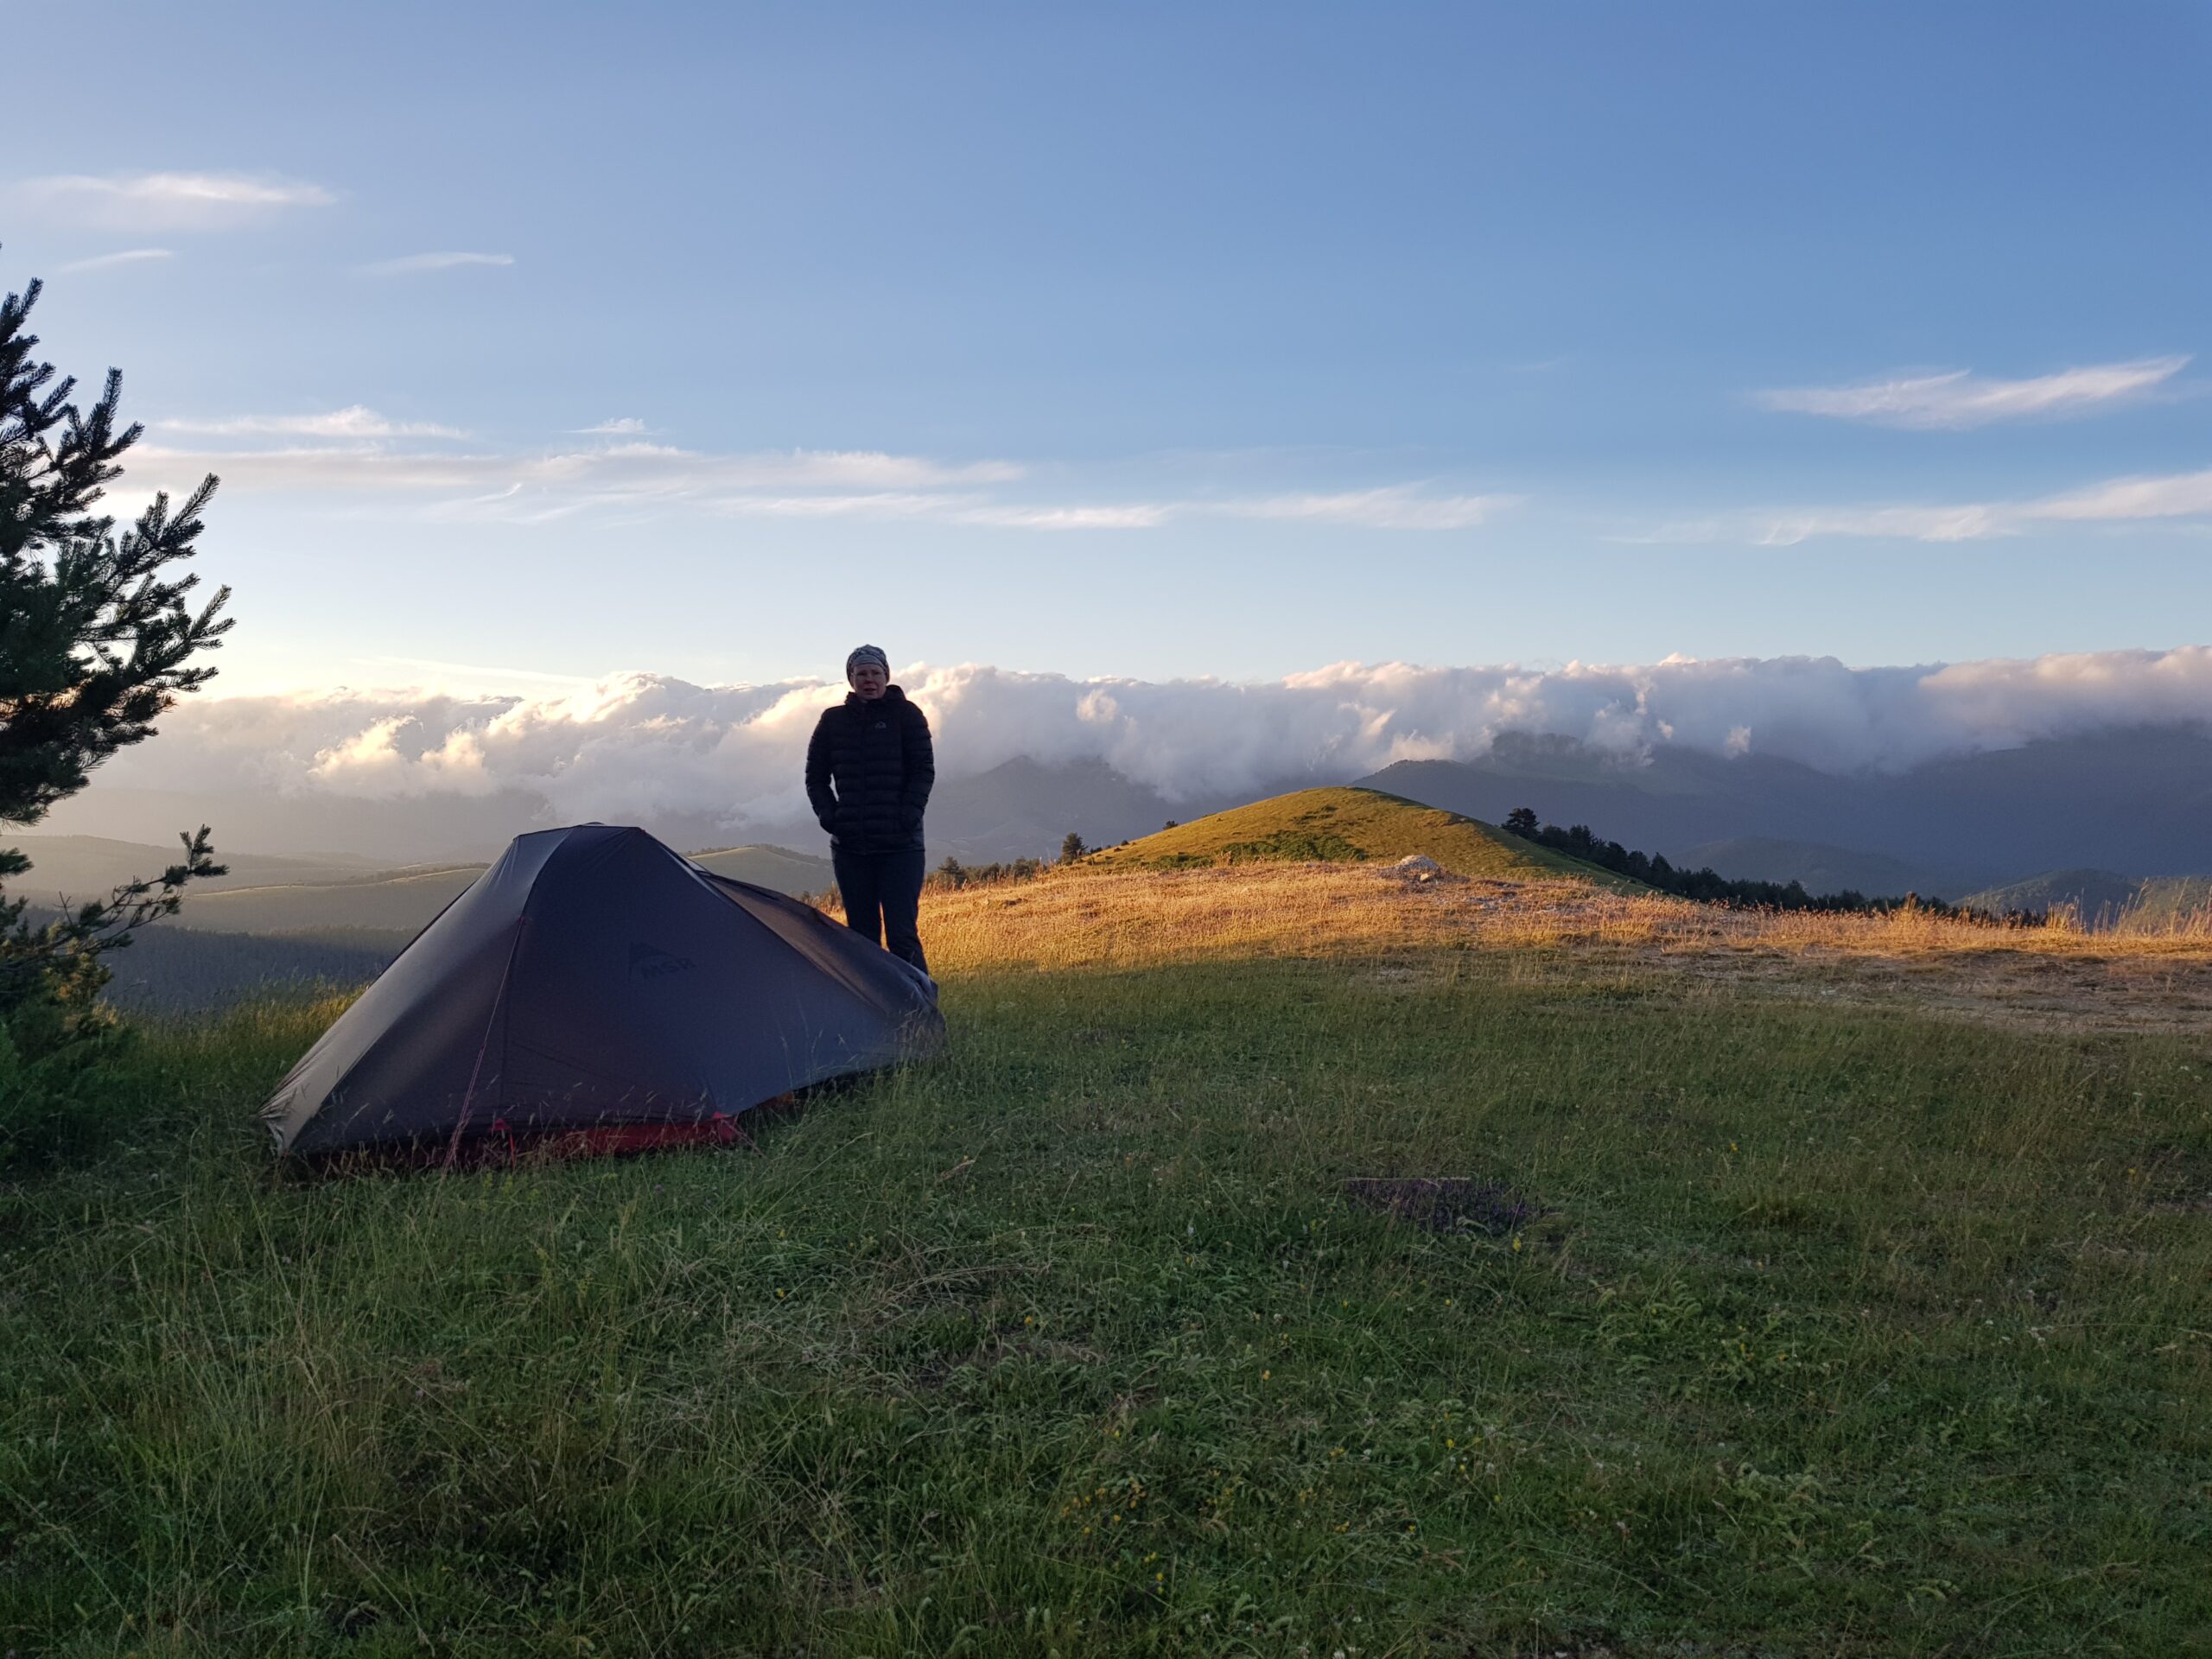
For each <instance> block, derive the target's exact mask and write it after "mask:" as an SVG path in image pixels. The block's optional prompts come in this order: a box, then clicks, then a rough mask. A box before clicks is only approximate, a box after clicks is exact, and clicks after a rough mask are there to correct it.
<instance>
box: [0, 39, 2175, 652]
mask: <svg viewBox="0 0 2212 1659" xmlns="http://www.w3.org/2000/svg"><path fill="white" fill-rule="evenodd" d="M100 15H101V18H102V24H103V34H104V36H105V38H106V39H107V40H108V41H110V42H111V46H120V45H121V44H122V43H124V42H126V41H127V42H128V43H129V49H128V50H127V51H126V50H118V49H110V50H105V51H102V52H100V53H99V54H97V60H98V63H99V69H98V72H97V73H86V72H84V71H83V70H82V68H81V67H80V66H81V65H82V64H83V63H84V62H85V60H86V52H85V46H86V35H85V29H84V22H83V20H82V18H81V17H80V16H73V15H72V12H71V10H70V9H67V8H54V7H49V8H42V9H40V10H35V11H34V10H23V11H22V12H21V13H20V15H18V16H15V17H13V18H12V19H11V22H10V29H11V31H12V38H13V39H14V41H16V47H17V48H18V50H19V52H20V54H21V55H20V61H21V62H22V63H23V64H26V65H38V64H46V65H48V66H50V74H51V86H52V87H53V95H54V109H55V118H54V120H52V121H51V122H48V123H44V124H40V125H38V126H37V127H35V128H34V129H33V130H29V131H28V132H22V133H19V134H18V135H17V136H16V137H15V138H14V139H12V140H11V142H10V146H9V155H8V158H7V162H6V163H5V167H6V168H7V169H8V171H7V173H6V175H5V176H4V177H0V242H4V247H3V248H0V284H4V285H5V286H7V287H10V288H17V287H20V286H21V285H22V282H23V281H24V280H26V279H27V278H29V277H32V276H42V277H45V278H46V279H47V280H48V296H47V298H46V300H45V301H44V302H43V303H42V304H41V308H40V312H39V323H40V327H41V333H42V334H43V335H44V337H45V339H46V341H47V345H48V350H49V353H50V354H51V355H53V356H54V358H55V359H57V360H58V361H59V362H60V364H61V365H62V366H63V367H64V368H66V369H68V370H70V371H72V372H77V373H79V374H80V375H83V376H86V378H91V377H93V376H96V375H97V374H98V372H99V370H100V369H102V368H103V367H105V365H108V364H110V363H113V364H116V365H119V366H121V367H122V368H123V369H124V371H125V373H126V385H127V387H128V398H129V408H130V412H131V413H132V414H133V415H135V416H137V417H138V418H141V419H143V420H146V421H147V422H149V425H150V426H151V431H150V433H149V439H148V442H149V446H152V447H154V448H156V449H158V450H159V451H161V452H163V453H162V454H159V455H156V456H155V457H152V458H150V459H149V461H147V462H146V463H145V464H144V465H143V466H142V467H140V468H138V469H137V471H135V472H134V474H132V476H131V478H130V479H129V480H126V483H127V484H128V483H134V482H137V483H143V482H147V481H150V480H156V479H166V478H169V477H171V476H174V477H175V478H178V479H182V478H184V477H186V476H187V475H188V474H191V473H192V472H193V471H194V468H196V467H199V466H200V465H202V464H207V465H213V466H214V467H216V468H217V470H219V471H220V472H222V473H223V474H225V477H226V487H225V491H224V493H223V495H222V496H221V497H220V499H219V503H218V505H217V507H216V509H215V510H214V512H213V519H212V524H211V528H210V530H209V531H208V534H207V538H206V542H205V547H206V552H205V555H204V556H203V559H202V565H203V568H204V569H205V570H206V571H207V574H208V575H209V576H210V577H211V578H214V579H219V580H225V581H228V582H231V583H232V586H233V587H234V588H236V590H237V594H238V598H237V608H238V616H239V618H240V622H239V626H238V632H237V634H236V636H235V638H234V641H233V644H232V647H231V648H230V650H229V652H228V660H227V661H226V673H225V677H224V678H223V680H221V681H220V682H219V686H220V687H221V688H222V689H225V690H238V691H243V690H254V689H265V688H274V687H278V686H287V687H300V686H311V685H317V684H326V683H337V682H340V681H343V682H348V683H354V684H362V683H372V682H379V683H407V682H420V681H426V680H438V681H442V682H447V683H454V684H456V685H470V686H486V687H493V686H496V687H502V688H504V689H512V690H531V689H533V688H534V687H535V686H537V685H542V684H546V683H554V682H551V681H544V680H540V679H538V678H537V677H539V676H553V677H562V676H577V677H589V676H595V675H599V674H601V673H605V672H608V671H614V670H617V669H645V670H652V671H662V672H667V673H672V674H677V675H681V676H683V677H688V678H691V679H695V680H700V681H764V680H772V679H780V678H783V677H790V676H793V675H804V674H807V673H811V672H823V671H828V672H833V673H834V671H835V669H836V664H837V663H838V662H839V661H841V660H842V654H843V652H844V650H845V648H846V647H847V646H848V645H850V644H852V643H853V642H855V640H857V639H861V638H862V637H866V638H868V639H876V640H880V642H881V643H883V644H885V645H887V646H888V647H889V648H890V650H891V652H892V653H893V657H894V658H895V659H897V660H899V661H902V662H908V661H913V660H916V659H923V660H926V661H929V662H931V663H936V664H947V663H957V662H962V661H975V662H988V663H995V664H1003V665H1007V666H1013V667H1020V668H1033V669H1050V670H1057V671H1065V672H1068V673H1071V674H1076V675H1096V674H1128V675H1135V676H1141V677H1153V678H1159V677H1173V676H1185V675H1218V676H1224V677H1233V678H1262V677H1278V676H1281V675H1284V674H1287V673H1291V672H1294V671H1300V670H1304V669H1310V668H1313V667H1316V666H1318V665H1320V664H1326V663H1331V662H1336V661H1340V660H1345V659H1357V660H1363V661H1367V662H1381V661H1387V660H1394V659H1395V660H1405V661H1411V662H1421V663H1429V664H1452V663H1489V662H1500V661H1508V660H1512V661H1520V662H1526V663H1532V664H1553V663H1559V662H1563V661H1566V660H1568V659H1571V658H1580V659H1583V660H1586V661H1587V660H1598V661H1607V662H1621V663H1633V662H1650V661H1654V660H1656V659H1658V658H1663V657H1665V656H1667V655H1669V654H1670V653H1686V654H1690V655H1694V656H1699V657H1713V656H1726V655H1739V654H1741V655H1758V656H1775V655H1781V654H1789V653H1800V652H1802V653H1812V654H1827V653H1833V654H1834V655H1837V656H1840V657H1841V658H1844V659H1846V660H1847V661H1850V662H1853V663H1860V664H1869V663H1887V662H1922V661H1931V660H1938V659H1949V660H1959V659H1964V658H1980V657H1992V656H2024V655H2031V654H2036V653H2040V652H2050V651H2089V650H2101V649H2108V648H2113V647H2120V646H2130V645H2171V644H2177V643H2183V642H2185V641H2188V640H2190V639H2201V638H2202V635H2203V632H2204V628H2203V622H2202V619H2203V618H2204V617H2205V616H2206V615H2207V614H2208V613H2212V557H2208V556H2209V555H2212V400H2208V398H2207V397H2206V396H2205V393H2206V391H2207V389H2208V387H2212V338H2208V328H2207V323H2208V321H2209V320H2212V315H2209V314H2212V308H2208V303H2207V300H2206V296H2205V288H2204V280H2203V278H2204V273H2205V271H2206V270H2208V269H2212V213H2207V212H2206V211H2205V207H2206V202H2205V193H2204V179H2205V176H2206V169H2207V164H2208V162H2209V161H2212V100H2208V99H2206V98H2205V97H2204V96H2203V92H2202V89H2203V87H2204V86H2205V85H2206V84H2207V78H2208V75H2209V74H2212V11H2208V10H2206V9H2204V8H2203V7H2202V6H2198V5H2173V6H2131V5H2125V4H2121V5H2107V6H2101V7H2096V8H2088V7H2081V6H2071V5H2069V6H2037V5H2023V4H2017V3H2012V4H2004V5H1990V6H1966V5H1944V6H1927V5H1924V4H1923V5H1913V6H1898V7H1885V6H1878V5H1865V4H1853V5H1848V6H1843V5H1839V6H1834V7H1829V8H1812V7H1795V6H1792V7H1777V6H1772V5H1743V6H1720V5H1694V6H1692V5H1686V6H1673V7H1663V8H1662V7H1652V6H1647V5H1636V6H1618V7H1605V6H1575V7H1549V6H1533V5H1530V6H1521V7H1515V8H1488V7H1478V6H1451V7H1440V8H1422V7H1414V6H1391V7H1373V6H1364V7H1352V6H1339V7H1298V6H1284V5H1280V4H1268V5H1255V6H1249V7H1236V6H1226V5H1224V6H1216V7H1208V8H1187V7H1168V6H1161V7H1139V6H1114V7H1090V8H1041V7H1026V6H1005V7H982V6H957V7H954V6H946V7H928V8H922V7H911V6H899V7H882V8H870V7H823V6H801V5H791V6H761V7H746V8H735V7H728V6H722V5H677V4H660V5H655V4H650V3H639V4H634V5H630V6H626V7H623V8H620V9H618V8H615V7H613V6H604V5H594V6H583V5H560V4H544V3H537V4H529V5H522V4H514V5H501V4H470V5H467V6H454V5H450V4H446V5H411V4H391V3H384V4H365V5H361V6H357V7H351V8H344V9H340V8H335V7H304V6H298V5H289V4H269V5H241V4H222V3H212V4H202V5H195V6H194V7H192V8H189V9H187V8H180V7H176V6H174V5H168V4H129V3H123V4H108V5H104V6H103V7H101V9H100ZM462 256H466V257H462ZM593 429H599V430H593ZM203 456H215V457H219V459H218V460H214V461H206V462H204V463H203V461H201V459H200V458H201V457H203ZM2123 481H2124V482H2123Z"/></svg>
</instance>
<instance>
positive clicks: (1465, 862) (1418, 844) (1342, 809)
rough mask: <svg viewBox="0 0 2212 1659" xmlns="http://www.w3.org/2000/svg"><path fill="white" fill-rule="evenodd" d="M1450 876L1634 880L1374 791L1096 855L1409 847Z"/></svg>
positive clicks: (1371, 852) (1122, 857) (1625, 886)
mask: <svg viewBox="0 0 2212 1659" xmlns="http://www.w3.org/2000/svg"><path fill="white" fill-rule="evenodd" d="M1416 853H1418V854H1420V855H1423V856H1424V857H1427V858H1433V859H1434V860H1435V861H1437V862H1438V863H1439V864H1440V865H1442V866H1443V867H1444V868H1446V869H1447V870H1450V871H1452V873H1453V874H1456V875H1471V876H1488V877H1494V878H1502V879H1504V880H1541V879H1544V878H1556V877H1560V876H1567V877H1570V878H1573V879H1575V880H1585V881H1595V882H1598V883H1599V884H1600V885H1601V886H1605V887H1613V888H1616V889H1618V890H1619V891H1622V892H1630V891H1641V890H1642V889H1641V887H1640V885H1639V884H1638V883H1637V882H1634V881H1630V880H1628V879H1627V878H1625V877H1624V876H1618V875H1615V874H1611V872H1610V871H1606V870H1601V869H1599V868H1597V867H1596V866H1595V865H1592V864H1586V863H1584V862H1583V861H1581V860H1580V859H1578V858H1569V857H1567V856H1566V855H1564V854H1560V853H1554V852H1553V851H1551V850H1550V849H1548V848H1543V847H1536V846H1532V845H1531V844H1530V843H1529V842H1525V841H1522V840H1521V839H1520V838H1519V837H1518V836H1509V835H1507V834H1506V833H1505V831H1503V829H1497V827H1495V826H1494V825H1491V824H1487V823H1481V822H1479V821H1478V820H1477V819H1474V818H1465V817H1460V816H1459V814H1458V813H1457V812H1445V811H1440V810H1438V809H1437V808H1435V807H1432V806H1423V805H1421V804H1420V803H1419V802H1417V801H1408V800H1407V799H1405V798H1403V797H1402V796H1397V795H1385V794H1383V792H1382V791H1380V790H1374V789H1358V788H1351V787H1343V788H1332V789H1301V790H1299V791H1295V792H1294V793H1293V794H1289V795H1278V796H1275V797H1274V798H1272V799H1270V800H1265V801H1255V802H1253V803H1252V804H1250V805H1249V806H1239V807H1232V808H1231V809H1230V810H1228V811H1226V812H1216V813H1213V814H1212V815H1211V816H1210V817H1203V818H1196V819H1193V820H1192V822H1191V823H1184V824H1178V825H1176V826H1175V828H1173V829H1163V830H1161V831H1160V833H1159V834H1157V835H1152V836H1144V837H1143V838H1142V839H1141V840H1138V841H1132V842H1124V843H1123V844H1122V845H1121V846H1119V847H1113V848H1109V849H1106V850H1105V851H1103V852H1101V853H1096V854H1094V855H1092V856H1091V858H1090V860H1089V862H1090V863H1093V864H1100V865H1105V866H1107V867H1109V868H1112V867H1116V866H1121V867H1129V868H1142V869H1187V868H1196V867H1198V866H1203V865H1212V864H1244V863H1257V862H1268V861H1281V862H1290V861H1298V862H1320V863H1347V864H1357V863H1369V862H1374V863H1388V862H1390V861H1395V860H1397V859H1401V858H1407V857H1410V856H1411V855H1414V854H1416Z"/></svg>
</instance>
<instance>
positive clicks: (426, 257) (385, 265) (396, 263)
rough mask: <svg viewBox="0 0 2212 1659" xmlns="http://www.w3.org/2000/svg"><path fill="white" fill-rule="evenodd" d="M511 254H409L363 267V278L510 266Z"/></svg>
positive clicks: (513, 260)
mask: <svg viewBox="0 0 2212 1659" xmlns="http://www.w3.org/2000/svg"><path fill="white" fill-rule="evenodd" d="M514 262H515V257H514V255H512V253H410V254H406V255H404V256H402V257H399V258H397V259H379V260H378V261H376V263H375V264H367V265H363V266H362V267H361V274H362V275H363V276H364V277H414V276H419V275H420V274H422V273H423V272H424V271H431V270H461V269H463V268H465V267H467V266H470V265H512V264H514Z"/></svg>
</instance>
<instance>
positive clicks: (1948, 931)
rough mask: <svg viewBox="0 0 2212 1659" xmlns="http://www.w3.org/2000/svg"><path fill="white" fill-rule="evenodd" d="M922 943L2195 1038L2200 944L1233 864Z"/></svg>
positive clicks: (2179, 935)
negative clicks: (1717, 993)
mask: <svg viewBox="0 0 2212 1659" xmlns="http://www.w3.org/2000/svg"><path fill="white" fill-rule="evenodd" d="M922 922H923V935H924V938H925V940H926V941H927V944H928V946H929V950H930V953H931V963H932V965H933V966H934V967H935V968H937V969H938V971H939V972H940V973H941V974H945V975H950V976H956V977H957V976H962V975H965V974H969V973H973V972H976V971H979V970H983V969H1003V968H1007V967H1016V968H1029V969H1035V970H1038V971H1043V972H1058V971H1066V970H1072V969H1090V968H1116V969H1126V968H1140V967H1146V966H1151V965H1155V964H1165V963H1179V962H1193V961H1200V960H1208V959H1213V960H1236V959H1238V958H1247V959H1256V958H1265V957H1345V958H1348V959H1352V960H1364V961H1370V962H1372V961H1374V960H1375V959H1377V958H1383V959H1395V962H1396V963H1397V966H1396V968H1395V969H1393V971H1397V972H1408V971H1411V972H1418V971H1419V968H1418V965H1417V964H1418V963H1419V961H1420V960H1421V959H1422V958H1431V959H1443V958H1445V957H1448V955H1449V954H1450V953H1454V952H1459V951H1465V950H1514V951H1521V952H1525V953H1527V955H1528V957H1529V962H1528V969H1529V971H1530V972H1559V973H1567V974H1582V973H1586V972H1590V971H1593V970H1598V971H1619V972H1637V971H1669V972H1675V973H1681V974H1687V975H1693V976H1724V977H1726V978H1727V979H1730V980H1732V981H1740V982H1742V983H1743V985H1744V987H1745V988H1746V989H1761V990H1764V991H1768V992H1770V993H1774V994H1780V995H1795V996H1808V997H1823V998H1836V997H1841V998H1846V999H1848V1000H1850V1001H1891V1000H1896V999H1902V1000H1905V1001H1910V1002H1911V1003H1912V1004H1914V1005H1915V1006H1917V1007H1923V1008H1926V1007H1934V1008H1939V1009H1948V1010H1950V1011H1953V1012H1956V1013H1959V1014H1966V1015H1969V1016H1973V1017H1979V1018H1996V1019H2002V1020H2031V1021H2038V1022H2041V1021H2059V1022H2063V1023H2066V1024H2069V1025H2075V1026H2080V1025H2088V1026H2092V1027H2099V1028H2106V1029H2147V1028H2173V1027H2194V1026H2197V1025H2201V1024H2212V935H2208V933H2207V931H2206V930H2205V929H2204V928H2202V926H2197V925H2185V926H2183V927H2181V928H2178V929H2177V930H2176V931H2171V932H2168V933H2164V934H2158V935H2152V934H2147V933H2122V934H2115V933H2090V932H2083V931H2075V930H2073V929H2069V928H2067V927H2063V926H2061V927H2050V928H2040V929H2033V928H2031V929H2012V928H1995V927H1988V926H1980V925H1974V924H1972V923H1967V922H1962V921H1953V920H1946V919H1943V918H1939V917H1936V916H1933V915H1930V914H1929V913H1928V912H1894V913H1891V914H1889V915H1883V916H1871V915H1827V914H1811V913H1807V912H1792V913H1779V914H1777V913H1772V912H1751V911H1737V910H1726V909H1722V908H1719V907H1718V906H1709V905H1698V904H1693V903H1690V902H1688V901H1687V900H1683V899H1672V898H1667V897H1664V896H1662V895H1657V894H1646V895H1638V896H1628V895H1623V894H1619V893H1608V892H1605V891H1602V890H1600V889H1598V888H1596V887H1592V886H1590V885H1588V884H1587V883H1584V882H1580V881H1552V880H1528V881H1513V880H1455V879H1452V878H1449V877H1446V878H1443V879H1440V880H1433V881H1429V882H1421V883H1417V882H1414V881H1411V880H1408V879H1407V878H1405V877H1404V876H1402V875H1399V874H1394V873H1393V872H1391V871H1390V870H1389V869H1387V868H1376V867H1373V866H1358V865H1342V864H1256V865H1233V866H1228V867H1222V868H1210V869H1194V870H1179V871H1124V870H1114V869H1098V868H1081V867H1077V868H1069V869H1059V870H1054V871H1052V873H1050V874H1047V875H1046V876H1045V877H1043V878H1042V879H1040V880H1036V881H1033V882H1027V883H1022V884H1014V885H1006V886H992V887H970V888H965V889H962V890H958V891H955V892H946V893H931V894H930V895H929V896H928V898H927V899H925V906H924V911H923V918H922Z"/></svg>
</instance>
